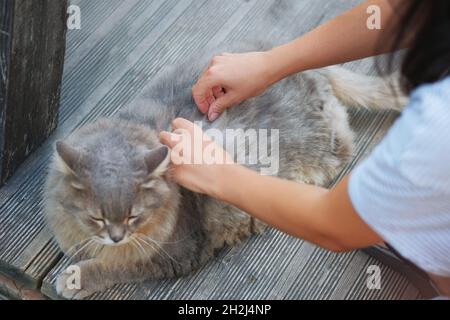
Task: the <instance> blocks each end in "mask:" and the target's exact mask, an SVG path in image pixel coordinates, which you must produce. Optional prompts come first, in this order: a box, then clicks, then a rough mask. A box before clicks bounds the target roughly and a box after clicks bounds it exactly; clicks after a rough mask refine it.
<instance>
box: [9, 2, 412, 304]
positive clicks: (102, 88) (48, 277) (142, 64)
mask: <svg viewBox="0 0 450 320" xmlns="http://www.w3.org/2000/svg"><path fill="white" fill-rule="evenodd" d="M275 2H276V0H229V1H219V0H195V1H194V0H164V1H163V0H153V1H148V0H127V1H121V0H96V1H89V0H77V1H73V3H74V4H78V5H79V6H80V8H81V13H82V28H81V30H72V31H69V33H68V43H67V53H66V64H65V75H64V81H63V91H62V100H61V109H60V126H59V128H58V130H57V131H56V133H55V134H54V135H53V136H52V137H51V138H50V139H49V140H48V141H47V142H46V143H45V144H44V145H43V146H42V147H41V148H40V149H39V150H38V151H36V152H35V153H34V154H33V155H32V156H31V157H30V158H29V159H28V160H27V161H26V163H25V164H23V165H22V167H21V168H20V170H19V171H18V172H17V174H16V175H15V176H14V177H13V178H12V179H11V180H10V181H9V183H8V184H7V185H6V186H4V187H3V188H2V189H1V190H0V273H1V274H3V275H5V276H6V277H8V278H9V279H13V280H14V285H15V286H16V287H17V286H18V287H20V288H21V290H20V292H19V294H18V295H21V296H22V297H25V298H27V297H28V298H39V297H41V296H40V295H39V294H37V292H39V291H42V293H43V294H44V295H46V296H48V297H51V298H55V297H56V296H55V292H54V289H53V281H54V276H55V274H56V272H57V271H58V270H60V269H61V268H62V267H63V266H64V263H65V260H64V259H62V254H61V253H60V251H59V250H58V248H57V246H56V245H55V243H54V241H53V240H52V236H51V234H50V232H49V231H48V230H47V229H46V228H45V225H44V221H43V218H42V214H41V211H42V185H43V181H44V178H45V173H46V166H47V164H48V161H49V157H50V154H51V152H52V148H53V144H54V142H55V141H56V140H57V139H60V138H63V137H65V136H67V135H68V134H69V133H70V132H71V131H73V130H74V129H76V128H79V127H80V126H82V125H84V124H86V123H88V122H91V121H94V120H95V119H98V118H99V117H103V116H108V115H111V114H113V113H115V112H116V111H117V110H118V109H119V108H121V107H123V106H125V105H127V103H129V102H130V101H132V100H133V99H134V98H135V97H136V96H138V95H139V94H140V91H141V90H142V88H143V87H144V86H145V84H146V83H147V82H148V81H149V79H151V78H152V77H154V75H155V74H157V73H158V71H159V70H160V69H161V67H163V66H164V65H166V64H169V63H174V62H177V61H180V60H182V59H183V57H185V56H186V55H187V54H189V53H192V52H195V50H198V49H202V48H204V47H210V48H213V47H214V46H216V45H217V44H218V43H221V42H227V41H230V42H231V41H233V40H236V39H240V38H244V37H248V34H251V33H252V32H253V33H255V32H257V33H262V34H267V35H268V36H270V34H271V31H272V27H273V26H271V25H268V24H267V23H264V13H265V12H266V11H267V10H269V9H270V7H271V5H272V4H273V3H275ZM359 2H360V1H357V0H352V1H346V2H345V4H344V2H342V1H328V0H320V1H310V0H291V7H290V14H291V15H292V14H293V13H295V14H296V16H297V17H298V18H297V19H295V21H284V22H283V23H291V24H292V23H294V22H295V24H297V25H298V34H301V33H303V32H305V31H307V30H309V29H311V28H312V27H313V26H315V25H318V24H319V23H321V22H323V21H324V20H327V19H329V18H331V17H332V16H335V15H337V14H338V13H340V12H342V11H343V10H345V9H347V8H349V7H351V6H353V5H355V4H357V3H359ZM217 13H220V14H217ZM350 67H351V68H353V69H358V70H360V71H361V72H367V73H369V72H372V71H373V66H372V63H371V61H363V62H356V63H353V64H351V65H350ZM351 118H352V126H353V128H354V129H355V131H356V132H357V141H356V142H357V148H356V152H355V158H354V160H353V161H352V162H351V163H350V164H349V166H348V167H347V168H346V169H345V170H344V172H342V175H341V177H342V176H344V175H345V174H346V173H348V172H349V170H350V169H351V168H352V167H354V166H355V165H356V164H357V163H358V161H360V159H362V158H363V157H364V156H365V155H367V153H368V152H369V151H370V150H371V148H372V147H373V146H374V145H375V144H376V143H377V142H378V141H379V140H380V139H381V138H382V137H383V135H384V133H385V132H386V130H387V129H388V128H389V126H390V125H391V124H392V122H393V121H394V120H395V115H392V114H390V113H383V114H370V113H368V112H366V111H360V112H356V113H354V114H352V116H351ZM370 265H379V266H380V267H381V270H382V277H383V278H382V289H381V290H368V288H367V286H366V280H367V273H366V272H367V268H368V267H369V266H370ZM2 278H3V276H2V277H0V279H2ZM5 279H6V278H5ZM2 283H3V285H2ZM14 285H13V286H14ZM6 287H7V286H6V285H5V283H4V281H1V280H0V299H1V294H3V295H6V294H8V295H14V294H17V292H16V293H14V292H12V291H11V290H7V289H6ZM28 289H34V291H33V290H32V292H33V294H32V295H27V294H24V292H29V291H27V290H28ZM418 297H419V294H418V292H417V290H416V289H415V288H413V287H412V286H411V285H410V284H409V283H408V282H407V281H406V280H405V279H404V278H402V277H401V276H400V275H399V274H397V273H395V272H394V271H392V270H389V269H388V268H387V267H385V266H383V265H381V264H380V263H379V262H377V261H375V260H374V259H373V258H370V257H369V256H367V255H365V254H364V253H362V252H353V253H348V254H333V253H329V252H326V251H324V250H321V249H319V248H316V247H314V246H312V245H310V244H308V243H305V242H303V241H301V240H297V239H294V238H291V237H289V236H287V235H284V234H281V233H280V232H277V231H275V230H272V229H269V230H267V232H265V233H264V234H262V235H260V236H255V237H252V238H251V239H249V240H247V241H245V242H244V243H242V245H240V246H238V247H233V248H226V249H224V250H222V251H221V253H220V254H219V255H218V256H217V257H216V258H215V259H214V260H213V261H211V262H210V263H209V264H208V265H207V266H205V267H204V268H203V269H202V270H200V271H199V272H197V273H196V274H194V275H192V276H190V277H188V278H184V279H174V280H166V281H158V282H148V283H144V284H142V285H135V284H129V285H122V286H116V287H114V288H112V289H110V290H108V291H107V292H103V293H101V294H98V295H96V296H95V298H99V299H188V298H194V299H213V298H217V299H225V298H231V299H263V298H267V299H415V298H418Z"/></svg>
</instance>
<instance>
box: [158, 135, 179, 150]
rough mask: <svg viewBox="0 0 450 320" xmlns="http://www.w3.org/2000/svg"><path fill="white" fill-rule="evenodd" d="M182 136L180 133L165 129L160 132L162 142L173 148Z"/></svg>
mask: <svg viewBox="0 0 450 320" xmlns="http://www.w3.org/2000/svg"><path fill="white" fill-rule="evenodd" d="M180 139H181V137H180V136H179V135H176V134H173V133H170V132H167V131H163V132H161V133H160V134H159V140H160V141H161V143H162V144H164V145H166V146H168V147H169V148H171V149H173V148H174V147H175V146H176V145H177V144H178V143H179V142H180Z"/></svg>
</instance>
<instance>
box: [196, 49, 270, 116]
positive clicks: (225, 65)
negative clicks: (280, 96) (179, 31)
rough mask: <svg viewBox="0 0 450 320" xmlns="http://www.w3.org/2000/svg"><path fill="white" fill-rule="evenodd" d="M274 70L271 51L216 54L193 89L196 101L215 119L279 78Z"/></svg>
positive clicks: (262, 90)
mask: <svg viewBox="0 0 450 320" xmlns="http://www.w3.org/2000/svg"><path fill="white" fill-rule="evenodd" d="M274 71H275V64H274V62H273V59H272V56H271V53H270V52H250V53H242V54H230V53H224V54H222V55H220V56H216V57H214V58H213V59H212V61H211V63H210V65H209V67H208V69H207V70H206V71H205V72H204V74H203V75H202V76H201V77H200V79H199V80H198V82H197V84H196V85H195V86H194V88H193V89H192V93H193V97H194V100H195V103H196V104H197V106H198V108H199V109H200V111H201V112H202V113H204V114H208V118H209V120H210V121H214V120H216V119H217V118H218V117H219V116H220V114H221V113H222V112H223V111H224V110H225V109H227V108H231V107H233V106H235V105H237V104H239V103H241V102H242V101H244V100H246V99H249V98H253V97H256V96H258V95H260V94H261V93H263V92H264V91H265V90H266V89H267V88H268V87H269V86H270V85H272V84H273V83H274V82H276V81H277V79H276V76H275V72H274Z"/></svg>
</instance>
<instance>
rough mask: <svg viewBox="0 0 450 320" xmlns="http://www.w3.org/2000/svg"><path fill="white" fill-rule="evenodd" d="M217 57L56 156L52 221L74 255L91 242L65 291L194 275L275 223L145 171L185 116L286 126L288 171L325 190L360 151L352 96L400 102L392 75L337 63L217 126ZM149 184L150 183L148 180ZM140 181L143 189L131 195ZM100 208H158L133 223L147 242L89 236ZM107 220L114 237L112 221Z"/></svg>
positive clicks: (281, 86)
mask: <svg viewBox="0 0 450 320" xmlns="http://www.w3.org/2000/svg"><path fill="white" fill-rule="evenodd" d="M254 49H255V48H254ZM258 49H259V48H258ZM234 51H235V50H234ZM209 58H210V56H208V55H205V56H204V57H202V58H197V59H195V62H193V61H190V62H189V63H186V64H184V65H181V66H178V67H171V68H169V69H168V71H166V72H163V73H162V76H159V77H158V78H157V79H155V81H154V82H153V83H152V85H150V86H149V88H148V89H147V90H146V93H145V95H143V97H142V98H141V99H139V100H138V101H136V102H135V103H133V104H132V105H131V106H130V107H128V108H127V109H125V110H123V111H122V112H120V113H119V114H118V115H117V116H115V117H112V118H110V119H102V120H100V121H98V122H96V123H93V124H90V125H88V126H86V127H84V128H82V129H80V130H78V131H77V132H75V133H74V134H73V135H71V137H70V138H68V139H67V140H66V141H65V142H64V145H63V146H60V147H59V149H58V152H57V153H55V159H54V161H53V163H52V164H51V167H50V172H49V176H48V179H47V184H46V215H47V221H48V223H49V225H50V227H51V228H52V230H53V231H54V233H55V235H56V239H57V240H58V242H59V244H60V246H61V248H62V249H63V250H64V251H65V252H66V253H68V254H69V255H71V254H73V253H74V251H77V250H79V252H77V257H78V258H79V259H80V260H81V261H79V262H78V266H79V267H80V268H81V272H82V277H81V280H82V283H81V284H82V288H81V289H79V290H69V289H67V288H66V286H65V281H66V278H67V275H65V274H62V275H61V276H60V277H59V279H58V283H57V289H58V292H59V293H60V294H61V295H63V296H64V297H66V298H83V297H85V296H88V295H90V294H92V293H93V292H96V291H99V290H102V289H105V288H108V287H110V286H111V285H113V284H115V283H119V282H134V281H142V280H146V279H154V278H163V277H174V276H182V275H186V274H188V273H190V272H192V271H194V270H195V269H197V268H199V267H200V266H201V265H202V264H204V263H205V262H206V261H207V260H208V259H210V258H211V257H212V256H213V255H214V252H215V251H216V250H217V249H220V248H222V247H223V246H224V245H232V244H234V243H236V242H238V241H240V240H242V239H244V238H245V237H247V236H249V235H251V234H252V233H255V232H260V231H262V230H263V228H264V224H263V223H261V222H259V221H257V220H255V219H253V218H251V217H250V216H248V215H247V214H245V213H243V212H241V211H240V210H238V209H236V208H234V207H232V206H229V205H227V204H224V203H221V202H219V201H216V200H214V199H212V198H209V197H207V196H203V195H198V194H195V193H192V192H190V191H187V190H185V189H182V188H179V187H178V186H177V185H175V184H174V183H173V182H172V181H171V180H170V177H169V174H168V173H167V171H166V167H165V166H166V165H167V163H163V164H161V165H160V163H157V164H156V166H155V167H157V168H156V170H155V171H154V172H146V171H145V170H146V169H145V168H148V166H147V167H145V163H144V161H143V156H142V154H144V153H145V150H156V149H157V148H158V147H160V146H161V145H160V143H159V141H158V138H157V137H158V134H159V132H160V131H162V130H169V129H170V123H171V121H172V120H173V119H175V118H177V117H183V118H186V119H189V120H191V121H201V122H202V124H203V128H204V129H209V128H217V129H220V130H224V129H225V128H227V129H244V130H246V129H249V128H251V129H256V130H258V129H268V130H271V129H277V130H279V137H280V143H279V155H280V157H279V160H280V161H279V172H278V176H280V177H282V178H286V179H290V180H295V181H301V182H307V183H311V184H316V185H322V186H324V185H326V184H327V183H329V182H330V181H331V179H333V178H334V177H335V176H336V174H337V173H339V171H340V170H341V169H342V167H343V166H344V165H345V164H346V163H347V161H348V160H349V159H350V157H351V156H352V150H353V134H352V131H351V129H350V127H349V123H348V119H347V113H346V110H345V108H344V107H343V105H342V103H341V101H345V102H358V103H359V104H365V105H370V106H371V107H380V108H381V106H382V105H383V104H385V105H386V107H388V106H390V107H392V105H393V99H391V98H392V95H391V92H390V91H389V87H388V86H387V85H385V84H383V82H382V80H381V79H373V78H368V77H364V76H359V75H355V74H352V73H349V72H348V71H345V70H341V69H326V70H321V71H309V72H305V73H302V74H298V75H295V76H293V77H290V78H288V79H286V80H283V81H281V82H280V83H278V84H276V85H274V86H273V87H272V88H270V89H269V90H268V91H267V92H266V93H264V94H263V95H262V96H260V97H257V98H254V99H251V100H249V101H247V102H244V103H243V104H241V105H240V106H237V107H235V108H233V109H230V110H229V111H227V113H226V114H225V115H224V116H222V117H221V118H220V119H219V120H217V121H216V122H214V123H212V124H211V123H210V122H209V121H207V120H206V119H205V118H204V116H203V115H202V114H201V113H200V112H199V111H198V110H197V108H196V106H195V104H194V102H193V99H192V95H191V90H192V86H193V84H194V82H195V81H196V79H198V77H199V75H200V73H201V71H202V70H203V68H204V67H205V66H206V64H207V61H208V59H209ZM355 77H356V78H355ZM249 81H251V79H249ZM368 85H372V86H371V88H369V87H367V86H368ZM337 96H338V97H339V98H340V99H338V98H337ZM252 143H256V141H251V142H250V144H252ZM67 146H71V148H72V151H71V150H70V148H69V149H68V147H67ZM248 149H249V148H246V150H248ZM73 150H75V151H73ZM77 150H78V152H80V153H77ZM242 150H244V149H242ZM154 158H155V157H153V158H152V159H154ZM160 160H162V159H160ZM152 161H154V160H152ZM164 161H166V160H164ZM164 161H163V162H164ZM147 164H148V162H147ZM250 167H251V168H252V169H255V170H258V169H259V166H258V165H251V166H250ZM153 169H155V168H153V167H152V170H153ZM155 172H157V173H155ZM149 180H150V183H149ZM144 184H145V188H144V189H145V190H144V191H142V190H141V189H142V188H141V187H136V186H142V185H144ZM147 187H148V188H147ZM136 188H138V189H139V188H140V189H139V191H130V190H135V189H136ZM136 199H138V200H136ZM133 201H138V204H135V203H134V202H133ZM100 202H101V203H100ZM97 205H98V207H99V208H103V209H101V210H104V213H102V214H103V215H107V216H108V219H114V218H113V217H117V221H119V220H120V219H128V218H127V217H126V216H121V214H122V211H126V210H128V207H133V206H137V207H140V208H146V209H142V210H141V212H143V211H146V210H147V211H148V212H147V213H146V216H145V219H144V218H143V217H141V218H137V219H138V220H139V219H142V220H143V221H141V222H140V223H139V224H137V222H136V226H134V227H133V225H132V224H130V226H129V227H127V228H130V230H128V231H126V232H128V233H130V235H131V236H130V237H131V238H133V233H134V234H135V235H136V238H137V237H140V239H138V240H136V241H130V242H129V243H126V244H123V245H117V246H112V245H104V244H99V243H97V242H94V241H89V240H88V241H86V239H90V238H91V237H93V235H94V233H95V231H94V230H95V228H96V227H95V226H94V224H95V223H96V221H97V220H94V221H91V220H89V219H90V218H86V217H85V216H82V215H83V214H87V213H86V212H90V213H89V214H94V215H95V214H97V213H98V212H100V211H101V210H100V209H98V212H97V211H96V210H97V209H95V208H96V206H97ZM118 208H119V209H118ZM120 210H122V211H120ZM129 210H132V209H129ZM94 211H95V212H97V213H95V212H94ZM119 211H120V212H119ZM83 212H85V213H83ZM114 212H115V213H114ZM130 212H131V211H130ZM113 213H114V214H116V215H115V216H114V215H113ZM129 215H130V216H131V215H132V213H129ZM91 218H92V217H91ZM103 218H104V217H103ZM100 219H101V218H100ZM133 219H134V218H133ZM88 220H89V221H88ZM117 223H118V224H120V221H119V222H117ZM98 224H99V225H98V226H97V228H103V229H105V230H106V229H107V231H105V230H104V231H101V232H104V233H105V234H106V233H108V232H109V236H110V237H111V232H112V231H111V228H109V226H107V225H106V226H105V225H104V224H105V223H104V222H103V226H102V223H101V222H98ZM106 224H108V223H106ZM99 232H100V231H99ZM137 235H139V236H137ZM105 237H107V236H105ZM97 240H98V239H97ZM82 245H85V246H84V248H83V247H82ZM80 247H81V251H80ZM74 248H75V249H74Z"/></svg>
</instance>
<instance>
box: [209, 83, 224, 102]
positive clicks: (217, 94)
mask: <svg viewBox="0 0 450 320" xmlns="http://www.w3.org/2000/svg"><path fill="white" fill-rule="evenodd" d="M212 91H213V94H214V97H215V98H216V99H219V98H221V97H223V96H224V95H225V91H224V90H223V88H222V87H219V86H216V87H214V88H213V89H212ZM213 103H214V101H213V102H211V104H213Z"/></svg>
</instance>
